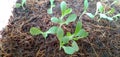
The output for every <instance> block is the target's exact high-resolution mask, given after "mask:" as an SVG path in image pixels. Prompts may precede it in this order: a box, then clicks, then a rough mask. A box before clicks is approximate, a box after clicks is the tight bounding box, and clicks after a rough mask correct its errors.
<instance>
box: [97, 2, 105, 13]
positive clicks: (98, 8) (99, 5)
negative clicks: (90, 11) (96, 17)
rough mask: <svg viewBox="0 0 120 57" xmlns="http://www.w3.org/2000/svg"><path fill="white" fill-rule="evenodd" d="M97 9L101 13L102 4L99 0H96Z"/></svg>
mask: <svg viewBox="0 0 120 57" xmlns="http://www.w3.org/2000/svg"><path fill="white" fill-rule="evenodd" d="M97 10H99V12H101V13H102V12H103V11H104V7H103V6H102V4H101V2H97Z"/></svg>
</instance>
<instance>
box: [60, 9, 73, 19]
mask: <svg viewBox="0 0 120 57" xmlns="http://www.w3.org/2000/svg"><path fill="white" fill-rule="evenodd" d="M71 12H72V8H68V9H66V10H65V11H64V12H63V14H62V16H63V17H64V16H66V15H68V14H70V13H71Z"/></svg>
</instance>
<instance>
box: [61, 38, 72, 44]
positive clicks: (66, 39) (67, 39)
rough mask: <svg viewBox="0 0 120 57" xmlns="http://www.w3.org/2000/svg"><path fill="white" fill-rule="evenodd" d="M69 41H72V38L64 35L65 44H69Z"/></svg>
mask: <svg viewBox="0 0 120 57" xmlns="http://www.w3.org/2000/svg"><path fill="white" fill-rule="evenodd" d="M69 41H70V39H69V37H68V36H64V37H63V38H62V43H63V44H67V43H69Z"/></svg>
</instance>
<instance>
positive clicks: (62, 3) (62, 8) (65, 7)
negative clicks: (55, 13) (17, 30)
mask: <svg viewBox="0 0 120 57" xmlns="http://www.w3.org/2000/svg"><path fill="white" fill-rule="evenodd" d="M60 8H61V12H62V15H63V14H64V11H65V10H66V9H67V4H66V2H65V1H62V2H61V4H60Z"/></svg>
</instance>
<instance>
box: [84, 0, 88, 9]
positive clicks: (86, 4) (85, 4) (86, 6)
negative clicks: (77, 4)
mask: <svg viewBox="0 0 120 57" xmlns="http://www.w3.org/2000/svg"><path fill="white" fill-rule="evenodd" d="M87 8H88V0H84V11H86V10H87Z"/></svg>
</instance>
